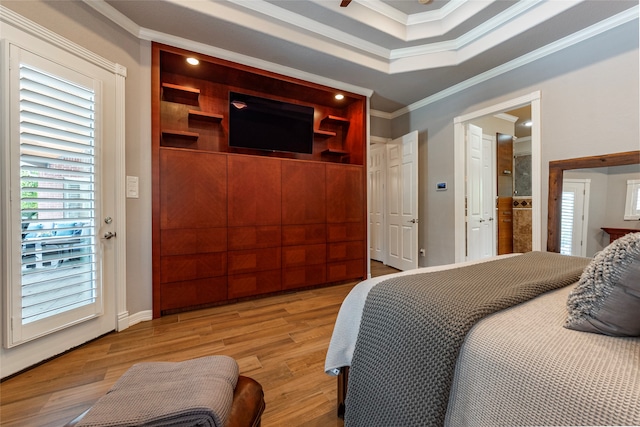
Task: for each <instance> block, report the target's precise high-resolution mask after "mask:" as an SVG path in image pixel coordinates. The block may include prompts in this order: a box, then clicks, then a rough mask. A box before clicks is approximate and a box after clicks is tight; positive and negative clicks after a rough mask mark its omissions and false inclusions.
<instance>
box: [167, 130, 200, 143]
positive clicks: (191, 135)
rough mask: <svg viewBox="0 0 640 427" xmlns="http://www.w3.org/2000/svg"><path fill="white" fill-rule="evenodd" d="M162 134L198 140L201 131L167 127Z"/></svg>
mask: <svg viewBox="0 0 640 427" xmlns="http://www.w3.org/2000/svg"><path fill="white" fill-rule="evenodd" d="M162 136H163V137H165V136H168V137H173V138H183V139H190V140H193V141H195V140H197V139H198V138H199V137H200V134H199V133H196V132H187V131H184V130H172V129H165V130H163V131H162Z"/></svg>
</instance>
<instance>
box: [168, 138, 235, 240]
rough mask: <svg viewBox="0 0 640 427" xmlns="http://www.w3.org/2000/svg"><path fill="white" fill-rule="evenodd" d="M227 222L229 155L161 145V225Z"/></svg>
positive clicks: (199, 225)
mask: <svg viewBox="0 0 640 427" xmlns="http://www.w3.org/2000/svg"><path fill="white" fill-rule="evenodd" d="M226 226H227V161H226V156H225V155H224V154H216V153H201V152H189V151H184V150H176V149H170V148H166V149H161V150H160V228H161V229H171V228H211V227H226Z"/></svg>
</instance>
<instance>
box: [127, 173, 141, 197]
mask: <svg viewBox="0 0 640 427" xmlns="http://www.w3.org/2000/svg"><path fill="white" fill-rule="evenodd" d="M138 197H139V196H138V177H137V176H127V199H137V198H138Z"/></svg>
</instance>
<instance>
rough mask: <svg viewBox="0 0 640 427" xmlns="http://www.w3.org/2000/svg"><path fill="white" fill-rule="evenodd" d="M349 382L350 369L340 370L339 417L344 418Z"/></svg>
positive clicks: (345, 367) (346, 367) (343, 368)
mask: <svg viewBox="0 0 640 427" xmlns="http://www.w3.org/2000/svg"><path fill="white" fill-rule="evenodd" d="M348 382H349V367H348V366H344V367H342V368H340V374H338V417H340V418H344V411H345V400H346V399H347V383H348Z"/></svg>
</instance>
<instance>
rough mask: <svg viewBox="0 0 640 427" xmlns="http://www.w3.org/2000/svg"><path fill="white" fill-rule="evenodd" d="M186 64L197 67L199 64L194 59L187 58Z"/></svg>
mask: <svg viewBox="0 0 640 427" xmlns="http://www.w3.org/2000/svg"><path fill="white" fill-rule="evenodd" d="M187 62H188V63H189V64H191V65H198V64H199V63H200V61H198V60H197V59H196V58H187Z"/></svg>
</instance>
